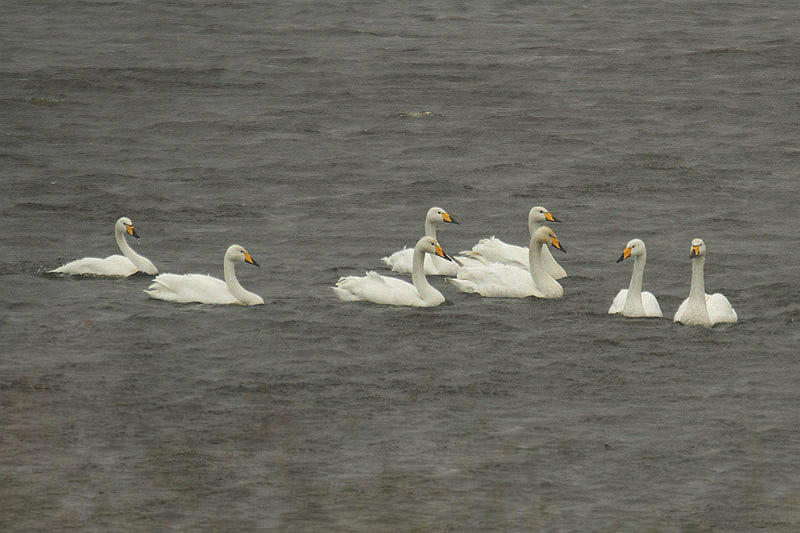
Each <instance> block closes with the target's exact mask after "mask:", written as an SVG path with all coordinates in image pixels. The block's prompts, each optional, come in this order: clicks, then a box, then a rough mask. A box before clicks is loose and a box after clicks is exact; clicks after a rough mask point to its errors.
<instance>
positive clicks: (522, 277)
mask: <svg viewBox="0 0 800 533" xmlns="http://www.w3.org/2000/svg"><path fill="white" fill-rule="evenodd" d="M548 244H549V245H551V246H552V247H553V248H555V249H556V250H561V251H562V252H565V253H566V250H565V249H564V247H563V246H562V245H561V243H560V242H559V240H558V237H556V234H555V232H554V231H553V230H552V229H550V228H549V227H547V226H542V227H540V228H538V229H537V230H536V231H534V232H533V235H532V236H531V242H530V246H529V247H528V250H529V253H528V256H529V258H528V263H529V264H530V265H531V267H530V269H528V268H523V267H521V266H518V265H510V264H503V263H488V264H477V265H469V266H462V267H461V268H460V269H458V277H457V278H449V280H450V282H451V283H453V284H454V285H455V286H456V287H458V290H459V291H461V292H472V293H478V294H480V295H481V296H487V297H495V298H525V297H527V296H536V297H537V298H561V297H562V296H564V289H563V288H562V287H561V284H560V283H558V281H556V280H555V278H553V276H551V275H550V274H549V273H548V272H547V271H546V270H545V268H544V264H543V253H542V249H543V248H544V247H545V246H546V245H548Z"/></svg>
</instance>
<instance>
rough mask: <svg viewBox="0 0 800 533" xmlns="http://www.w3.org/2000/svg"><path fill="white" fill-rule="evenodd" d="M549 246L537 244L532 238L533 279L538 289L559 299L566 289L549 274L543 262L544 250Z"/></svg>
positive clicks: (531, 263)
mask: <svg viewBox="0 0 800 533" xmlns="http://www.w3.org/2000/svg"><path fill="white" fill-rule="evenodd" d="M545 246H547V245H546V244H544V243H541V242H537V241H536V240H535V239H534V238H533V237H531V242H530V245H529V246H528V261H529V263H530V271H531V278H532V279H533V282H534V283H535V284H536V287H537V288H538V289H539V290H540V291H542V292H543V293H545V294H546V295H547V296H548V297H558V296H562V295H563V294H564V289H563V288H562V287H561V284H560V283H559V282H557V281H556V280H555V278H553V276H551V275H550V274H548V273H547V270H545V268H544V264H543V262H542V248H544V247H545Z"/></svg>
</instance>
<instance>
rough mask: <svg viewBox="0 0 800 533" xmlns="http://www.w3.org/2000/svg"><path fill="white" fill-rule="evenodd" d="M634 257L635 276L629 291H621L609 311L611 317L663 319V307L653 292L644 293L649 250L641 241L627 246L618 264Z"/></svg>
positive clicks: (629, 243) (634, 240)
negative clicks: (645, 268)
mask: <svg viewBox="0 0 800 533" xmlns="http://www.w3.org/2000/svg"><path fill="white" fill-rule="evenodd" d="M631 256H633V274H632V275H631V284H630V285H629V286H628V288H627V289H620V291H619V292H618V293H617V295H616V296H615V297H614V302H613V303H612V304H611V307H610V308H609V309H608V314H609V315H616V314H622V315H623V316H629V317H654V318H661V317H662V316H663V315H662V313H661V307H660V306H659V305H658V300H657V299H656V297H655V296H654V295H653V293H652V292H647V291H642V278H643V277H644V265H645V264H646V263H647V248H645V246H644V241H642V240H641V239H633V240H632V241H630V242H628V244H626V245H625V249H624V250H622V255H620V256H619V259H617V263H619V262H621V261H623V260H625V259H627V258H629V257H631Z"/></svg>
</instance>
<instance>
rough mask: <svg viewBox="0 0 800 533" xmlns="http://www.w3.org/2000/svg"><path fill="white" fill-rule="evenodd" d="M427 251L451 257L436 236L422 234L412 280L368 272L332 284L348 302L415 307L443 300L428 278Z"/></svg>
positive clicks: (337, 292)
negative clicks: (426, 277) (426, 276)
mask: <svg viewBox="0 0 800 533" xmlns="http://www.w3.org/2000/svg"><path fill="white" fill-rule="evenodd" d="M427 254H435V255H437V256H438V257H441V258H442V259H445V260H448V261H450V260H451V259H450V256H448V255H447V254H446V253H445V252H444V250H442V247H441V246H439V243H438V242H436V239H434V238H433V237H429V236H427V235H426V236H424V237H422V238H421V239H420V240H419V241H418V242H417V245H416V246H414V259H413V261H414V263H413V266H412V269H411V281H412V282H413V285H412V284H411V283H408V282H407V281H403V280H401V279H397V278H391V277H388V276H381V275H379V274H377V273H375V272H372V271H371V272H367V275H366V276H345V277H342V278H339V281H337V282H336V286H335V287H331V289H333V292H334V293H336V296H338V297H339V299H341V300H344V301H347V302H356V301H367V302H373V303H377V304H385V305H408V306H412V307H434V306H437V305H439V304H441V303H442V302H444V296H442V293H440V292H439V291H437V290H436V289H434V288H433V287H431V285H430V284H429V283H428V280H427V279H425V269H424V266H423V265H424V263H423V261H424V259H425V256H426V255H427Z"/></svg>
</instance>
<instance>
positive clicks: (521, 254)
mask: <svg viewBox="0 0 800 533" xmlns="http://www.w3.org/2000/svg"><path fill="white" fill-rule="evenodd" d="M461 254H462V255H464V256H467V257H471V258H474V259H477V260H479V261H480V262H482V263H502V264H506V265H515V266H518V267H524V268H528V266H529V262H528V248H527V247H524V246H517V245H515V244H508V243H505V242H503V241H501V240H500V239H498V238H497V237H494V236H492V237H488V238H486V239H481V240H480V241H478V244H476V245H475V246H473V247H472V249H471V250H465V251H463V252H461Z"/></svg>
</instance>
